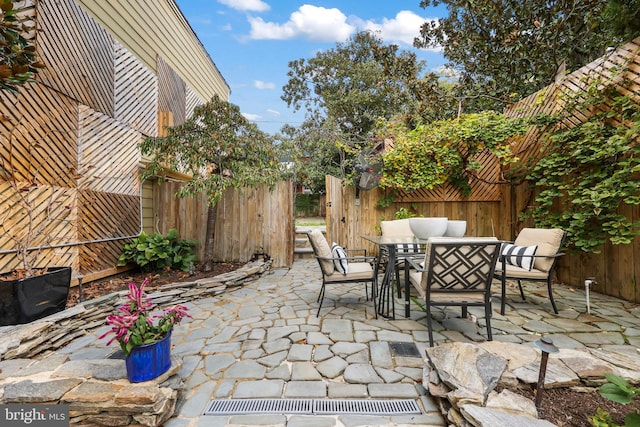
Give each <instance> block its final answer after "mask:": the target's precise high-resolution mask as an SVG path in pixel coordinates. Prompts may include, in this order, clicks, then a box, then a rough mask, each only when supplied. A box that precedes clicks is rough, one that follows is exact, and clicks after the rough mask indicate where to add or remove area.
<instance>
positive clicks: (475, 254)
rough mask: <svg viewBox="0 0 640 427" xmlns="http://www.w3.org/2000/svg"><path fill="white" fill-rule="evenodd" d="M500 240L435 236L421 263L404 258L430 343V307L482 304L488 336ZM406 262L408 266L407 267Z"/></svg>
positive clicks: (463, 315) (429, 242)
mask: <svg viewBox="0 0 640 427" xmlns="http://www.w3.org/2000/svg"><path fill="white" fill-rule="evenodd" d="M500 246H501V242H500V241H498V240H497V239H495V238H489V237H487V238H483V237H476V238H449V237H434V238H431V239H429V240H428V242H427V249H426V253H425V256H424V264H423V265H424V266H421V265H419V264H418V263H416V262H415V260H413V259H411V258H407V264H408V265H407V267H406V268H405V278H406V280H408V281H409V282H410V283H411V285H413V287H414V288H416V289H417V291H418V293H419V294H420V296H421V297H422V298H423V299H424V302H425V308H426V312H427V327H428V330H429V345H430V346H432V347H433V327H432V312H431V309H432V307H447V306H458V307H461V308H462V317H467V314H468V313H467V308H468V307H470V306H478V307H484V312H485V319H486V325H487V338H488V339H489V340H492V339H493V336H492V334H491V282H492V280H493V273H494V270H495V266H496V262H497V260H498V255H499V254H500ZM409 265H410V267H411V268H409Z"/></svg>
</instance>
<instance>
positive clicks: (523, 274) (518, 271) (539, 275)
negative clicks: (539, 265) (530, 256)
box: [494, 262, 549, 280]
mask: <svg viewBox="0 0 640 427" xmlns="http://www.w3.org/2000/svg"><path fill="white" fill-rule="evenodd" d="M505 267H506V269H507V275H506V277H510V278H514V279H525V280H526V279H530V280H547V277H548V276H549V272H548V271H540V270H536V269H535V268H532V269H531V270H525V269H524V268H520V267H517V266H515V265H510V264H506V265H505ZM494 277H496V278H500V277H502V263H501V262H498V264H497V265H496V272H495V275H494Z"/></svg>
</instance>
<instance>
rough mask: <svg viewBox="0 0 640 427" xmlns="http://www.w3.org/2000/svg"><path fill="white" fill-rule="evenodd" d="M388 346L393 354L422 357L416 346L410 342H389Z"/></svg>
mask: <svg viewBox="0 0 640 427" xmlns="http://www.w3.org/2000/svg"><path fill="white" fill-rule="evenodd" d="M389 348H390V349H391V354H392V355H393V356H400V357H422V355H421V354H420V351H419V350H418V347H417V346H416V345H415V344H414V343H412V342H390V343H389Z"/></svg>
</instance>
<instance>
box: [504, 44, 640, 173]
mask: <svg viewBox="0 0 640 427" xmlns="http://www.w3.org/2000/svg"><path fill="white" fill-rule="evenodd" d="M620 71H622V72H620ZM616 73H617V74H616ZM594 80H602V81H603V84H606V85H615V86H616V89H617V90H618V91H619V92H621V93H623V94H626V95H629V96H630V97H631V98H633V99H635V100H636V101H637V102H640V37H638V38H636V39H635V40H633V41H631V42H629V43H627V44H625V45H624V46H622V47H620V48H619V49H617V50H615V51H614V52H612V53H611V54H610V55H605V56H603V57H602V58H599V59H597V60H596V61H593V62H592V63H590V64H587V65H585V66H584V67H582V68H580V69H578V70H576V71H574V72H573V73H571V74H569V75H568V76H566V77H565V78H564V79H562V80H561V81H560V82H559V83H555V84H552V85H549V86H547V87H546V88H544V89H542V90H540V91H538V92H536V93H534V94H532V95H530V96H528V97H527V98H524V99H522V100H520V101H519V102H517V103H516V104H514V105H512V106H510V107H509V108H507V109H506V111H505V113H506V114H508V115H510V116H512V117H533V116H535V115H537V114H553V113H557V112H558V111H559V110H561V109H562V107H563V105H562V102H561V94H563V93H567V94H570V95H571V96H573V97H575V96H581V93H583V92H584V91H585V89H586V88H587V87H588V85H589V83H590V82H593V81H594ZM594 113H595V111H574V112H573V113H572V116H570V117H568V118H567V119H566V120H565V122H564V124H565V125H567V126H569V127H571V126H575V125H578V124H580V123H582V122H584V121H586V120H587V119H588V118H589V117H590V116H591V115H593V114H594ZM539 138H540V135H539V132H538V131H537V130H536V129H535V128H532V129H531V130H530V131H529V132H527V133H526V134H525V135H524V136H523V137H522V138H520V139H518V140H514V144H513V145H514V152H515V153H517V155H518V156H519V158H520V161H521V162H524V161H526V160H528V159H530V158H533V159H537V158H538V157H540V156H541V155H542V154H543V153H542V152H541V150H540V141H539Z"/></svg>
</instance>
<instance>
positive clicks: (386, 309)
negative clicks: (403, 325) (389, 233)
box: [378, 247, 396, 319]
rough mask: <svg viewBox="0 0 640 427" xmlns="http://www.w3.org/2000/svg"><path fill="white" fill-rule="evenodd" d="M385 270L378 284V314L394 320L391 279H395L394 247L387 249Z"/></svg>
mask: <svg viewBox="0 0 640 427" xmlns="http://www.w3.org/2000/svg"><path fill="white" fill-rule="evenodd" d="M388 253H389V254H388V259H387V268H385V270H384V276H383V278H382V281H381V282H380V295H379V298H378V314H379V315H381V316H383V317H386V318H388V319H389V318H390V319H395V299H394V289H393V279H394V277H395V263H396V253H395V247H388Z"/></svg>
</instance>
